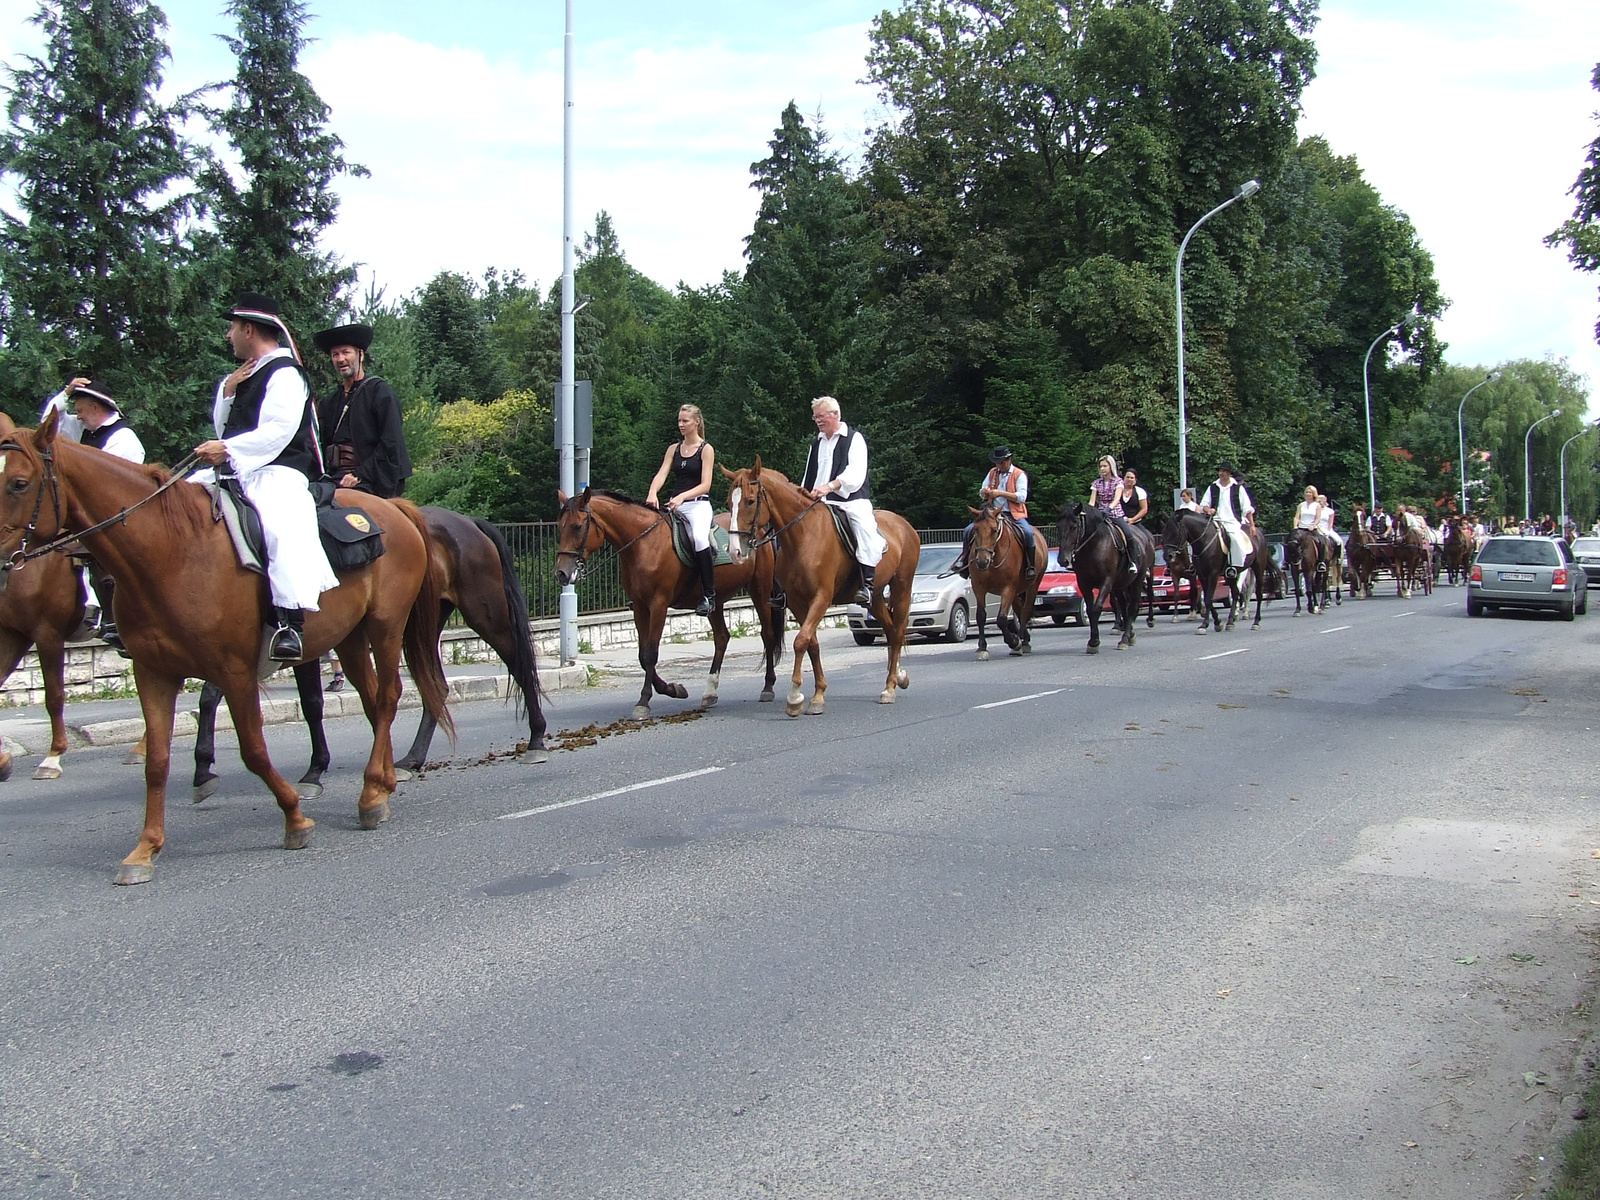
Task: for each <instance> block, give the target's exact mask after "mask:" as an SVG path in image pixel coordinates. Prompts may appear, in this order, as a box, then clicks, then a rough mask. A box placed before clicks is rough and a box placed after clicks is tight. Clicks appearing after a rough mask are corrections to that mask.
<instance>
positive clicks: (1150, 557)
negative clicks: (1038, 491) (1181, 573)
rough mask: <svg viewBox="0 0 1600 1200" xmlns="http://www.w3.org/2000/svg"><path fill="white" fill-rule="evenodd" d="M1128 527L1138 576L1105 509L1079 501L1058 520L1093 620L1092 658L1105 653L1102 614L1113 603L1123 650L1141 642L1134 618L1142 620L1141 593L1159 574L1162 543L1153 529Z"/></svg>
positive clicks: (1089, 650)
mask: <svg viewBox="0 0 1600 1200" xmlns="http://www.w3.org/2000/svg"><path fill="white" fill-rule="evenodd" d="M1128 528H1129V530H1130V531H1131V533H1132V537H1130V539H1129V541H1128V553H1129V555H1130V556H1131V557H1132V558H1133V561H1134V567H1135V570H1133V571H1132V572H1130V571H1128V570H1127V568H1126V567H1125V566H1124V565H1123V564H1124V561H1125V560H1124V559H1123V554H1122V547H1121V546H1120V545H1119V544H1118V540H1117V538H1116V535H1115V534H1114V533H1113V532H1112V531H1113V530H1114V529H1116V525H1115V524H1114V523H1113V522H1112V521H1111V520H1110V518H1108V517H1107V516H1106V515H1105V513H1104V512H1102V511H1101V510H1100V509H1098V508H1095V507H1092V506H1086V505H1084V504H1083V502H1082V501H1080V500H1074V501H1073V502H1072V503H1071V504H1069V505H1067V506H1066V507H1065V508H1063V509H1062V510H1061V514H1060V516H1059V517H1058V518H1057V520H1056V531H1057V533H1058V534H1059V535H1060V549H1059V550H1058V551H1057V554H1059V555H1060V557H1061V558H1062V559H1063V560H1066V559H1068V558H1070V559H1071V560H1072V569H1073V570H1074V571H1076V572H1077V575H1078V591H1079V593H1080V594H1081V595H1082V596H1083V607H1084V612H1085V613H1086V615H1087V616H1088V618H1089V644H1088V646H1087V647H1086V648H1085V651H1084V652H1085V653H1086V654H1099V653H1100V613H1101V611H1102V610H1103V609H1104V608H1105V604H1106V601H1107V600H1109V601H1110V602H1111V612H1112V615H1113V617H1114V618H1115V620H1116V622H1117V627H1118V628H1119V629H1121V630H1122V637H1121V639H1120V640H1119V641H1118V642H1117V649H1118V650H1126V649H1128V648H1129V647H1131V646H1132V645H1133V644H1134V643H1135V642H1136V641H1137V640H1138V639H1137V637H1136V636H1135V634H1134V632H1133V625H1134V618H1136V617H1137V616H1138V615H1139V595H1140V592H1141V591H1143V590H1146V589H1148V588H1149V586H1150V575H1151V573H1152V572H1153V571H1154V570H1155V566H1156V543H1155V539H1154V538H1152V537H1151V536H1150V532H1149V531H1148V530H1146V529H1143V528H1141V527H1140V526H1138V525H1130V526H1129V527H1128ZM1169 561H1170V558H1169ZM1152 603H1153V594H1152Z"/></svg>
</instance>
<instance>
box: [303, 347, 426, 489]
mask: <svg viewBox="0 0 1600 1200" xmlns="http://www.w3.org/2000/svg"><path fill="white" fill-rule="evenodd" d="M311 340H312V341H313V342H315V343H316V344H317V349H318V350H321V351H322V352H323V353H324V354H326V355H327V356H328V358H329V360H330V361H331V362H332V364H333V369H334V371H335V372H336V373H337V374H338V376H339V385H338V386H337V387H335V388H334V389H333V390H332V391H330V392H329V393H328V394H327V395H326V396H324V397H323V398H322V400H321V401H320V402H319V403H318V404H317V425H318V427H319V429H320V431H321V434H322V461H323V464H324V466H325V467H326V468H327V471H328V474H329V477H330V478H332V479H333V480H334V482H336V483H337V484H338V485H339V486H340V487H342V488H355V489H356V490H358V491H362V492H371V493H372V494H373V495H374V496H383V497H384V498H386V499H393V498H394V497H395V496H399V495H403V494H404V492H405V490H406V479H407V477H408V476H410V474H411V458H410V456H409V455H408V454H407V453H406V435H405V429H404V428H403V426H402V423H401V417H400V401H399V400H397V399H395V394H394V389H393V388H391V387H390V386H389V384H388V383H387V382H386V381H385V380H383V379H380V378H379V377H378V376H376V375H368V374H367V351H368V349H370V348H371V346H372V326H370V325H341V326H339V327H338V328H337V329H324V330H323V331H322V332H321V333H319V334H316V335H315V336H314V337H313V338H312V339H311Z"/></svg>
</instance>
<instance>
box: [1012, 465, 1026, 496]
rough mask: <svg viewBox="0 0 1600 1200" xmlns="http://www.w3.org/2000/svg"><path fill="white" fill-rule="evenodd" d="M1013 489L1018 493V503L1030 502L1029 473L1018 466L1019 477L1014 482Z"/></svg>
mask: <svg viewBox="0 0 1600 1200" xmlns="http://www.w3.org/2000/svg"><path fill="white" fill-rule="evenodd" d="M1011 490H1012V491H1014V492H1015V493H1016V494H1017V503H1018V504H1026V503H1027V502H1028V473H1027V472H1026V471H1024V470H1023V469H1022V468H1020V467H1018V468H1017V477H1016V479H1015V480H1014V481H1013V482H1012V485H1011Z"/></svg>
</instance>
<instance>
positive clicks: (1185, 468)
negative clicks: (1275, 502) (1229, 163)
mask: <svg viewBox="0 0 1600 1200" xmlns="http://www.w3.org/2000/svg"><path fill="white" fill-rule="evenodd" d="M1260 190H1261V184H1260V182H1259V181H1257V180H1254V179H1247V180H1245V181H1244V183H1242V184H1240V185H1239V190H1238V191H1236V192H1234V194H1233V195H1231V196H1229V197H1228V198H1227V199H1226V200H1224V201H1223V202H1222V203H1221V204H1219V205H1217V206H1216V207H1215V208H1213V209H1212V210H1211V211H1210V212H1208V213H1207V214H1206V215H1205V216H1203V217H1201V218H1200V219H1199V220H1198V221H1196V222H1195V223H1194V224H1193V225H1192V226H1190V227H1189V232H1188V233H1186V234H1184V235H1183V244H1182V245H1181V246H1179V247H1178V265H1177V267H1176V268H1174V270H1173V279H1174V281H1175V291H1176V292H1177V297H1178V305H1177V307H1178V488H1179V490H1180V491H1181V490H1182V489H1183V488H1186V487H1188V486H1189V414H1188V410H1187V408H1185V406H1184V389H1183V252H1184V251H1185V250H1187V249H1188V248H1189V239H1190V238H1192V237H1193V236H1194V231H1195V230H1196V229H1199V228H1200V226H1202V225H1204V224H1205V223H1206V222H1207V221H1209V220H1211V218H1212V217H1214V216H1216V215H1217V214H1218V213H1219V212H1221V211H1222V210H1223V209H1225V208H1227V207H1228V205H1230V204H1232V203H1233V202H1234V201H1235V200H1244V199H1247V198H1248V197H1250V196H1254V195H1255V194H1256V193H1257V192H1259V191H1260Z"/></svg>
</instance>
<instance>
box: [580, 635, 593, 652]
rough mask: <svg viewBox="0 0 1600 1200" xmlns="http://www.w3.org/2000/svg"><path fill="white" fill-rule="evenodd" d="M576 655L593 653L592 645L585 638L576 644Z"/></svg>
mask: <svg viewBox="0 0 1600 1200" xmlns="http://www.w3.org/2000/svg"><path fill="white" fill-rule="evenodd" d="M578 653H579V654H593V653H594V643H593V642H591V641H589V640H588V639H587V638H584V639H582V640H580V641H579V642H578Z"/></svg>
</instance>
